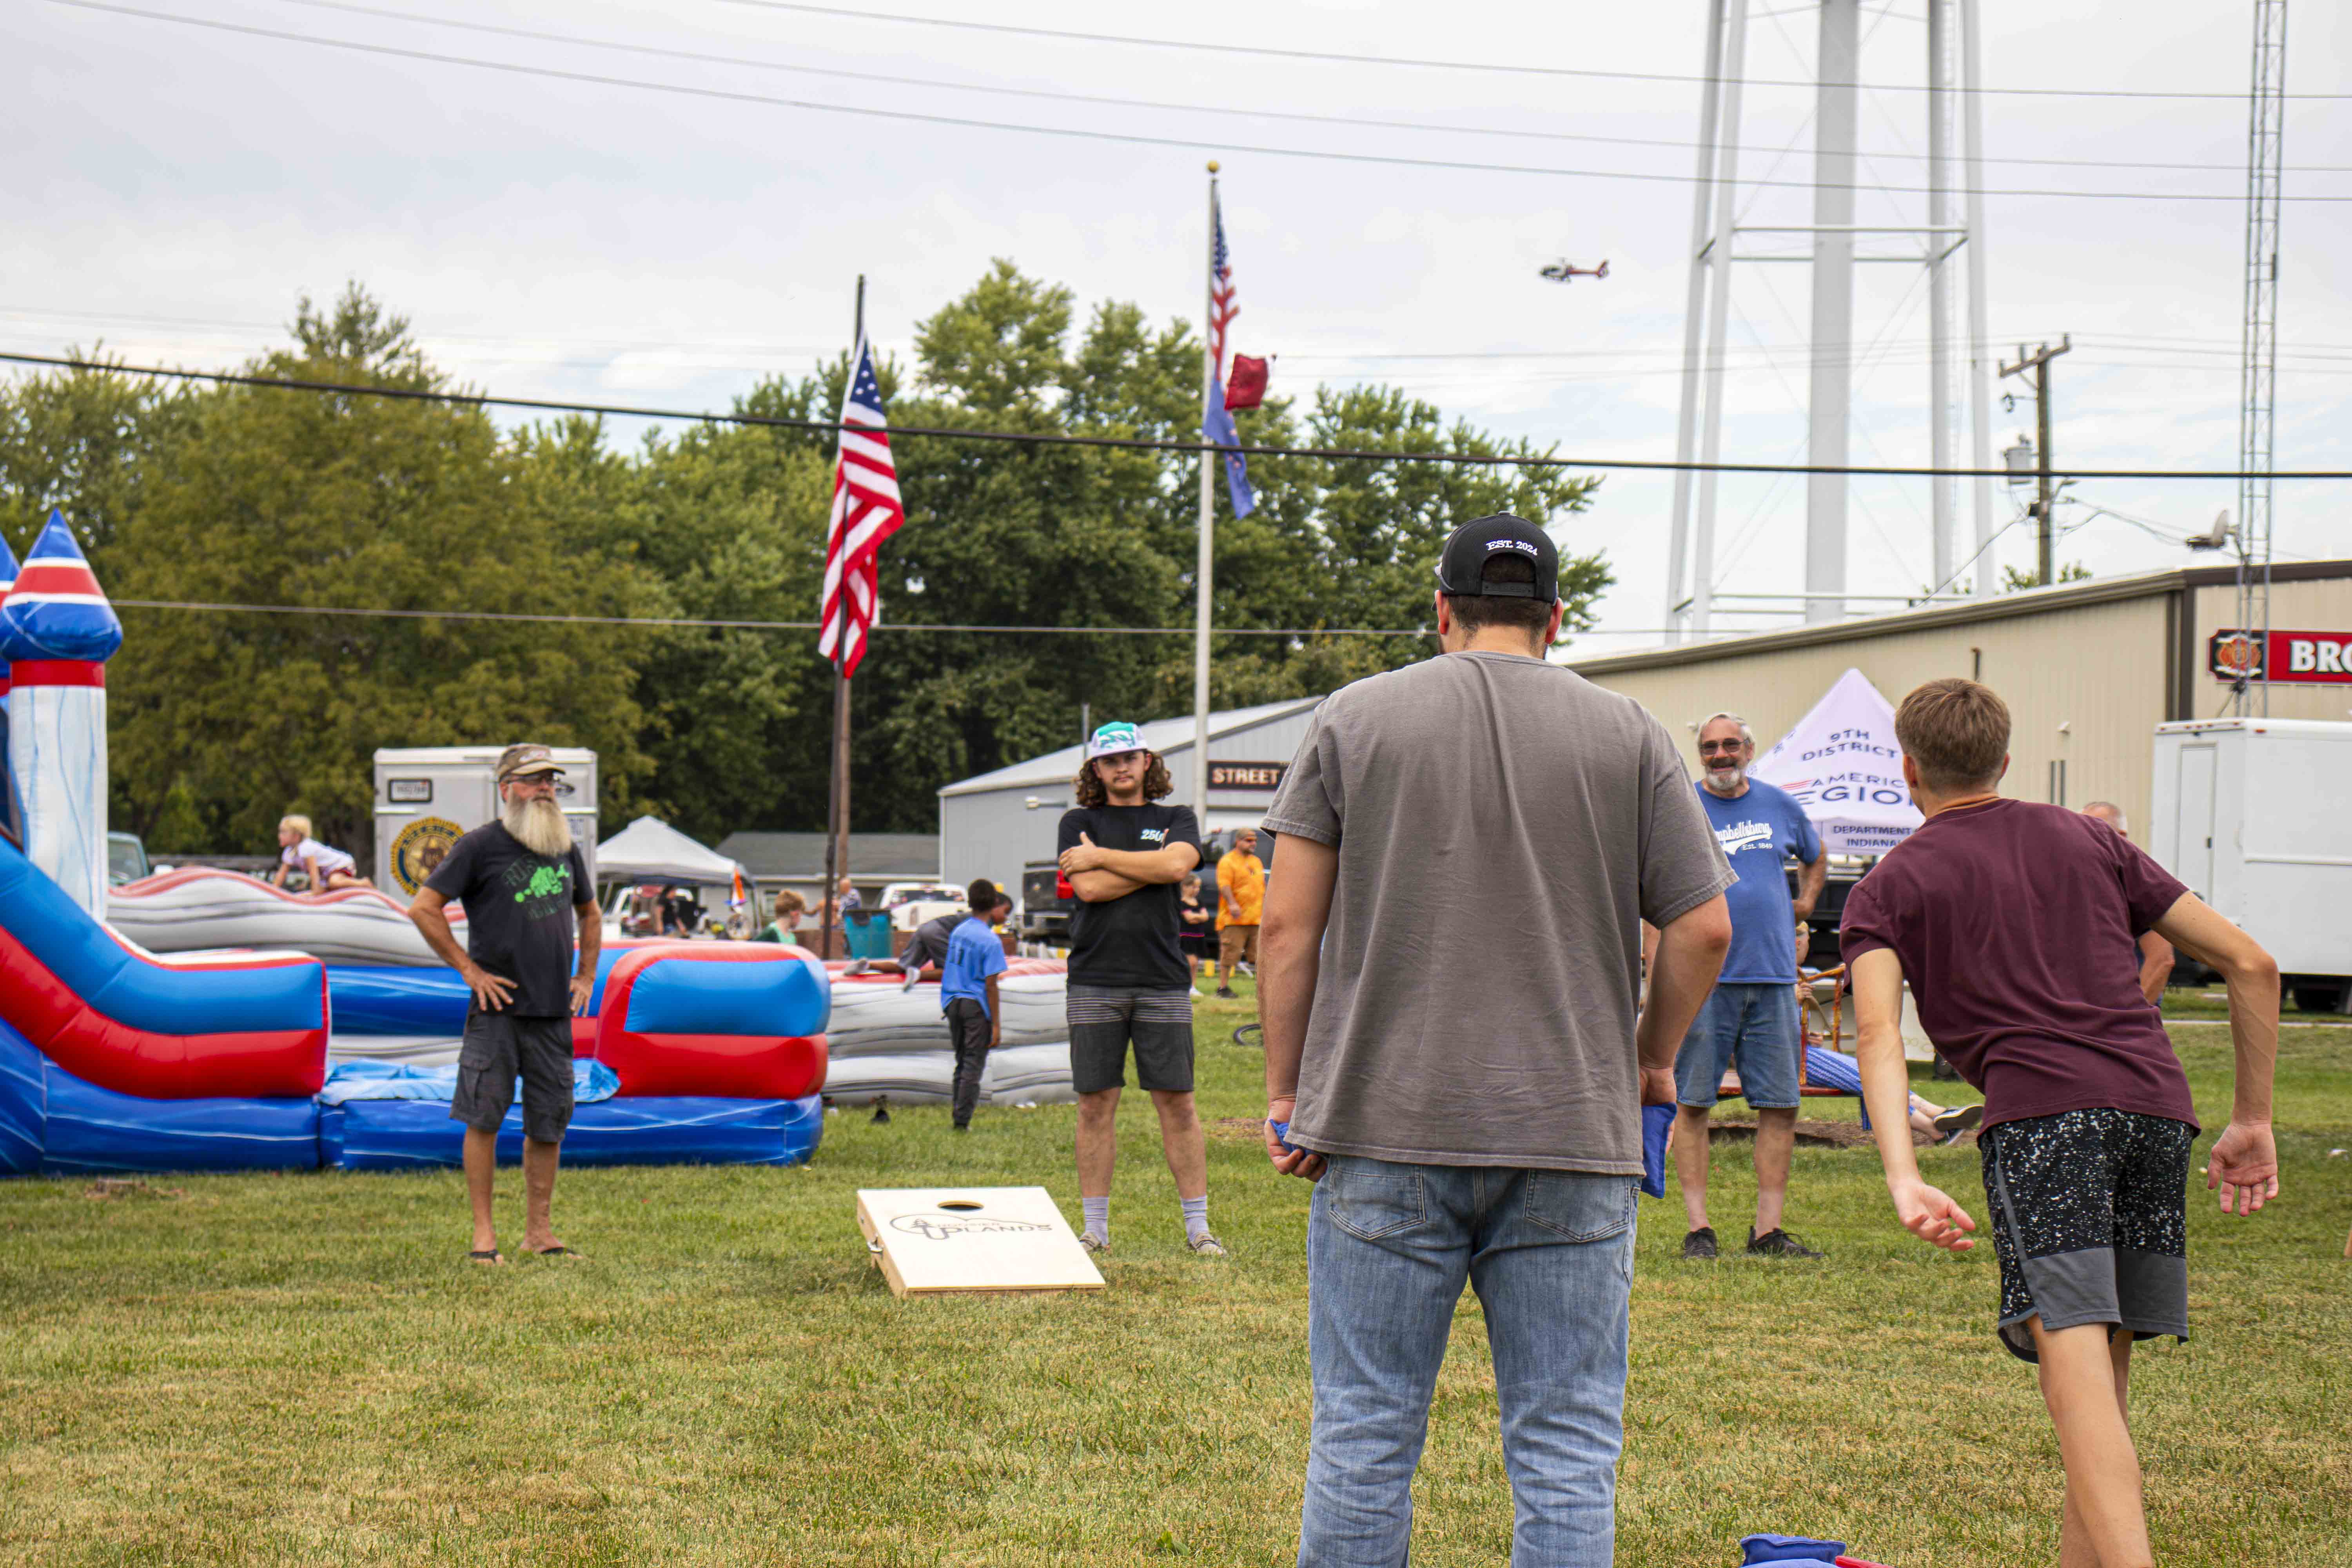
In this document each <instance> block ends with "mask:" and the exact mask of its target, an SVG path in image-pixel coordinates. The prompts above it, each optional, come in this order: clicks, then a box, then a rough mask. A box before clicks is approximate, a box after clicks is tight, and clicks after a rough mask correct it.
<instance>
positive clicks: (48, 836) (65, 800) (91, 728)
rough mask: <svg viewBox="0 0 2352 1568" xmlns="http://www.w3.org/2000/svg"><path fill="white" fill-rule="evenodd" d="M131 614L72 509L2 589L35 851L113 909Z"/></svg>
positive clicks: (88, 899)
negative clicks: (110, 675) (111, 680)
mask: <svg viewBox="0 0 2352 1568" xmlns="http://www.w3.org/2000/svg"><path fill="white" fill-rule="evenodd" d="M121 646H122V623H121V621H119V620H117V619H115V616H114V606H113V605H110V604H108V603H107V600H106V595H105V594H104V593H102V592H101V591H100V588H99V585H98V578H97V577H96V575H94V574H92V573H91V571H90V569H89V561H88V560H87V559H85V558H84V557H83V555H82V552H81V547H80V546H79V545H78V544H76V543H75V542H74V537H73V533H72V531H71V530H69V529H68V528H67V527H66V521H65V519H64V518H63V517H62V516H60V515H59V514H58V513H56V512H51V513H50V514H49V521H48V526H47V527H46V528H44V529H43V530H42V531H41V536H40V538H39V539H37V541H35V542H34V544H33V548H32V550H31V551H30V552H28V553H27V554H26V557H25V563H24V566H23V567H22V568H21V569H20V570H19V571H17V572H16V581H15V582H14V583H13V584H11V585H10V586H9V587H8V589H7V597H6V598H5V599H0V660H5V661H6V663H7V665H8V686H7V694H8V757H7V760H8V763H9V771H10V772H11V773H13V774H14V775H15V778H16V790H17V803H18V808H19V810H20V811H21V813H22V820H21V822H20V824H19V827H20V830H21V832H22V834H23V837H24V844H25V854H26V858H28V859H30V860H31V861H32V863H33V864H34V865H35V866H36V867H37V868H39V869H40V870H41V871H43V872H45V873H46V874H47V876H48V878H49V879H50V880H51V881H53V882H55V883H56V884H57V885H58V888H59V889H62V890H63V891H64V893H65V895H66V896H67V897H68V898H69V899H71V900H73V901H74V902H75V903H77V904H79V905H80V906H81V908H82V909H83V910H85V911H87V912H88V913H89V914H90V915H91V916H92V917H93V918H96V919H99V920H103V919H105V917H106V865H107V857H106V661H107V660H108V659H110V658H113V657H114V654H115V650H116V649H118V648H120V647H121Z"/></svg>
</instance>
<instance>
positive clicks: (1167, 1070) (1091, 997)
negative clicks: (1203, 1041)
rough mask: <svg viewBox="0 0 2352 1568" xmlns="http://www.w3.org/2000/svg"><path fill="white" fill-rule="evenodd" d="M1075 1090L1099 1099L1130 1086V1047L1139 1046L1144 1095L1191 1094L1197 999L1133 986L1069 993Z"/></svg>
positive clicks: (1137, 1067) (1095, 987)
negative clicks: (1156, 1091)
mask: <svg viewBox="0 0 2352 1568" xmlns="http://www.w3.org/2000/svg"><path fill="white" fill-rule="evenodd" d="M1068 1008H1069V1011H1068V1015H1067V1016H1068V1018H1069V1022H1070V1087H1071V1088H1073V1089H1076V1090H1077V1092H1078V1093H1080V1094H1095V1093H1098V1092H1099V1091H1101V1090H1103V1089H1123V1088H1125V1087H1126V1085H1127V1047H1128V1042H1129V1041H1130V1040H1132V1041H1133V1042H1134V1043H1135V1081H1136V1082H1137V1083H1139V1084H1141V1085H1142V1086H1143V1087H1144V1088H1145V1089H1169V1090H1172V1091H1174V1092H1178V1093H1183V1094H1190V1093H1191V1092H1192V993H1191V992H1190V991H1189V990H1188V991H1150V990H1146V989H1144V988H1142V987H1140V986H1133V985H1073V986H1071V987H1070V988H1069V1003H1068Z"/></svg>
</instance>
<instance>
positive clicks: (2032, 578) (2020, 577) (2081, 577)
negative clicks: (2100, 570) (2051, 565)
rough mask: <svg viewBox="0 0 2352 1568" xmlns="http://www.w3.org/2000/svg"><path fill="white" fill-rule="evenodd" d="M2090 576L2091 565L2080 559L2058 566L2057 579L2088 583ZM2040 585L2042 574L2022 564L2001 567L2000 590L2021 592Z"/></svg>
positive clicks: (2065, 581) (2012, 592) (2059, 580)
mask: <svg viewBox="0 0 2352 1568" xmlns="http://www.w3.org/2000/svg"><path fill="white" fill-rule="evenodd" d="M2090 577H2091V569H2090V568H2089V567H2087V566H2085V565H2084V564H2083V563H2081V562H2079V561H2069V562H2067V563H2066V564H2064V565H2063V566H2061V567H2059V568H2058V573H2057V578H2056V581H2058V582H2061V583H2086V582H2088V581H2090ZM2040 586H2042V576H2041V574H2040V573H2038V572H2029V571H2027V570H2025V568H2023V567H2021V566H2004V567H2002V568H2001V569H2000V591H2001V592H2002V593H2004V594H2021V593H2023V592H2024V591H2025V590H2026V589H2028V588H2039V587H2040Z"/></svg>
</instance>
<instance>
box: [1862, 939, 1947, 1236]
mask: <svg viewBox="0 0 2352 1568" xmlns="http://www.w3.org/2000/svg"><path fill="white" fill-rule="evenodd" d="M1847 973H1848V975H1849V976H1850V977H1851V979H1852V980H1853V1017H1854V1026H1855V1033H1856V1038H1855V1040H1854V1046H1853V1059H1854V1063H1855V1066H1856V1068H1858V1069H1859V1070H1860V1072H1861V1075H1862V1102H1863V1104H1864V1106H1866V1107H1868V1108H1869V1110H1870V1129H1871V1132H1872V1135H1873V1136H1874V1137H1875V1138H1876V1139H1877V1140H1878V1162H1879V1163H1880V1164H1881V1165H1883V1166H1884V1167H1885V1171H1886V1192H1887V1195H1888V1196H1890V1197H1892V1198H1893V1199H1894V1200H1895V1217H1896V1218H1897V1219H1899V1220H1901V1221H1902V1222H1903V1228H1904V1229H1906V1230H1907V1231H1909V1232H1910V1233H1911V1234H1912V1235H1914V1236H1916V1237H1919V1238H1920V1239H1921V1240H1922V1241H1931V1242H1934V1243H1935V1244H1936V1245H1937V1247H1943V1248H1944V1249H1946V1250H1947V1251H1949V1252H1966V1251H1968V1250H1969V1248H1970V1247H1974V1246H1975V1245H1976V1243H1974V1242H1972V1241H1970V1240H1969V1239H1968V1237H1967V1235H1966V1234H1965V1233H1966V1232H1969V1231H1971V1230H1974V1229H1976V1227H1977V1222H1976V1221H1975V1220H1973V1219H1970V1218H1969V1215H1968V1211H1967V1210H1965V1209H1963V1208H1961V1207H1960V1205H1958V1204H1957V1203H1954V1202H1953V1201H1952V1200H1951V1199H1950V1198H1949V1197H1948V1196H1946V1195H1945V1194H1943V1193H1941V1192H1938V1191H1937V1189H1935V1188H1934V1187H1931V1186H1929V1185H1927V1183H1925V1182H1923V1181H1921V1180H1920V1179H1919V1161H1918V1157H1917V1156H1916V1155H1915V1154H1914V1153H1913V1152H1911V1069H1910V1068H1907V1067H1906V1066H1905V1065H1904V1061H1903V961H1902V960H1901V959H1899V958H1897V957H1895V950H1894V949H1892V948H1885V947H1882V948H1876V949H1874V950H1872V951H1871V952H1865V953H1864V954H1863V955H1862V956H1861V957H1860V958H1857V959H1855V960H1854V961H1853V964H1852V965H1851V966H1850V967H1849V969H1848V971H1847Z"/></svg>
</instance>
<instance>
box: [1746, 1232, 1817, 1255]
mask: <svg viewBox="0 0 2352 1568" xmlns="http://www.w3.org/2000/svg"><path fill="white" fill-rule="evenodd" d="M1822 1256H1824V1255H1823V1254H1822V1253H1819V1252H1816V1251H1814V1250H1813V1249H1812V1248H1811V1247H1807V1246H1806V1245H1805V1244H1804V1243H1803V1242H1801V1241H1799V1240H1798V1239H1797V1238H1796V1237H1793V1236H1790V1234H1789V1233H1788V1232H1787V1231H1785V1230H1777V1229H1776V1230H1768V1231H1766V1232H1765V1233H1764V1234H1763V1235H1761V1236H1759V1235H1757V1234H1756V1231H1755V1228H1754V1227H1753V1226H1750V1227H1749V1228H1748V1257H1750V1258H1820V1257H1822Z"/></svg>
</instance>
